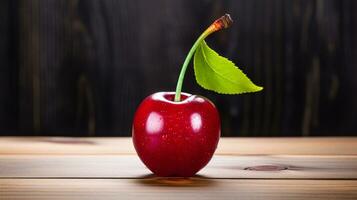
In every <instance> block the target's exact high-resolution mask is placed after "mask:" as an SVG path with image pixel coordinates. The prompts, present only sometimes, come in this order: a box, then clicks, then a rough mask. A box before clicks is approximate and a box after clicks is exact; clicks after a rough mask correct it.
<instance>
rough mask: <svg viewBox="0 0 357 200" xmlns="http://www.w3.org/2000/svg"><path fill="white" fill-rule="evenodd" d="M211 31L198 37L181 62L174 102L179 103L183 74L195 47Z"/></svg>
mask: <svg viewBox="0 0 357 200" xmlns="http://www.w3.org/2000/svg"><path fill="white" fill-rule="evenodd" d="M211 33H212V32H211V31H208V30H206V31H205V32H203V33H202V34H201V35H200V37H198V39H197V40H196V42H195V43H194V44H193V46H192V47H191V49H190V51H189V52H188V54H187V56H186V58H185V61H184V62H183V65H182V68H181V72H180V76H179V78H178V80H177V85H176V92H175V101H181V90H182V83H183V79H184V78H185V73H186V69H187V66H188V64H189V63H190V61H191V59H192V56H193V54H194V53H195V51H196V49H197V47H198V46H199V45H200V44H201V42H202V41H203V40H204V39H205V38H206V37H207V36H208V35H209V34H211Z"/></svg>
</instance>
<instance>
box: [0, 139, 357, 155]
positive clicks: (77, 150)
mask: <svg viewBox="0 0 357 200" xmlns="http://www.w3.org/2000/svg"><path fill="white" fill-rule="evenodd" d="M1 154H3V155H6V154H16V155H20V154H22V155H26V154H29V155H109V154H111V155H112V154H135V150H134V147H133V145H132V142H131V138H128V137H125V138H118V137H116V138H68V137H0V155H1ZM216 155H357V138H353V137H328V138H326V137H314V138H221V140H220V142H219V145H218V148H217V151H216Z"/></svg>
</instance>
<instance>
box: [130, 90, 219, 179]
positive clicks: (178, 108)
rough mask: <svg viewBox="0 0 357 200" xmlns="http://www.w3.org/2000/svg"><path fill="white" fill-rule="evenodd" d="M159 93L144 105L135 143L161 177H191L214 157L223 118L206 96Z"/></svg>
mask: <svg viewBox="0 0 357 200" xmlns="http://www.w3.org/2000/svg"><path fill="white" fill-rule="evenodd" d="M174 96H175V93H174V92H158V93H155V94H152V95H150V96H149V97H147V98H146V99H144V101H143V102H142V103H141V104H140V106H139V108H138V109H137V111H136V113H135V116H134V122H133V129H132V135H133V142H134V146H135V149H136V152H137V153H138V155H139V157H140V159H141V160H142V161H143V163H144V164H145V165H146V166H147V167H148V168H149V169H150V170H151V171H152V172H153V173H154V174H156V175H157V176H166V177H168V176H170V177H190V176H193V175H195V174H196V173H197V172H198V171H199V170H200V169H202V168H203V167H204V166H205V165H206V164H207V163H208V162H209V161H210V160H211V158H212V156H213V153H214V151H215V150H216V147H217V144H218V140H219V137H220V128H221V127H220V126H221V125H220V119H219V114H218V111H217V109H216V107H215V106H214V104H213V103H212V102H211V101H210V100H208V99H206V98H205V97H201V96H197V95H191V94H187V93H182V94H181V101H180V102H175V101H174Z"/></svg>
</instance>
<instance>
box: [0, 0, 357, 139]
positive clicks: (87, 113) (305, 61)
mask: <svg viewBox="0 0 357 200" xmlns="http://www.w3.org/2000/svg"><path fill="white" fill-rule="evenodd" d="M356 10H357V1H353V0H314V1H313V0H305V1H303V0H299V1H298V0H296V1H293V0H291V1H285V0H271V1H261V0H229V1H228V0H225V1H210V0H200V1H191V0H182V1H167V0H155V1H144V0H142V1H140V0H120V1H116V0H101V1H97V0H77V1H75V0H66V1H65V0H63V1H58V0H32V1H28V0H4V1H0V70H1V72H0V91H1V92H0V135H65V136H128V135H130V128H131V122H132V117H133V114H134V111H135V109H136V107H137V106H138V104H139V103H140V101H141V100H142V99H143V98H144V97H145V96H148V95H149V94H151V93H154V92H156V91H173V90H174V89H175V84H176V79H177V77H178V73H179V70H180V67H181V64H182V62H183V60H184V58H185V55H186V53H187V52H188V50H189V49H190V47H191V45H192V44H193V42H194V40H195V39H196V38H197V37H198V36H199V34H200V33H201V31H203V30H204V29H205V28H206V27H207V26H208V25H209V24H210V23H211V22H212V21H213V20H214V19H216V18H217V17H219V16H221V15H223V14H224V13H226V12H228V13H230V14H231V16H232V17H233V19H234V21H235V22H234V25H233V26H232V27H231V28H230V29H227V30H224V31H222V32H219V33H216V34H215V35H212V36H211V37H210V38H209V39H208V40H207V41H208V43H209V44H210V46H211V47H212V48H213V49H215V50H217V51H218V52H219V53H220V54H221V55H224V56H226V57H228V58H230V59H231V60H233V61H234V62H235V63H237V64H238V66H240V67H241V68H242V70H243V71H244V72H245V73H247V75H248V76H249V77H250V78H251V79H252V80H253V81H254V82H255V83H257V84H258V85H262V86H264V91H263V92H260V93H256V94H244V95H238V96H223V95H218V94H215V93H212V92H209V91H205V90H203V89H201V88H200V87H199V86H198V85H197V84H196V83H195V81H194V75H193V71H192V66H191V67H190V69H189V70H188V73H187V75H186V80H185V83H184V88H183V90H184V91H185V92H189V93H195V94H201V95H204V96H206V97H208V98H210V99H211V100H212V101H213V102H215V104H216V105H217V107H218V109H219V111H220V114H221V118H222V133H223V135H224V136H322V135H326V136H344V135H345V136H346V135H357V94H356V92H357V78H356V75H357V37H356V34H357V26H356V25H357V12H356Z"/></svg>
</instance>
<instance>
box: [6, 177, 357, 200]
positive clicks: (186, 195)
mask: <svg viewBox="0 0 357 200" xmlns="http://www.w3.org/2000/svg"><path fill="white" fill-rule="evenodd" d="M0 196H1V197H2V198H3V199H7V200H14V199H58V200H60V199H241V200H245V199H249V200H251V199H284V200H285V199H299V200H300V199H309V200H310V199H311V200H313V199H314V200H317V199H324V200H330V199H331V200H335V199H356V198H357V181H351V180H294V181H290V180H230V179H200V178H194V179H158V178H154V179H152V178H151V179H144V180H136V179H17V180H14V179H0Z"/></svg>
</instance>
